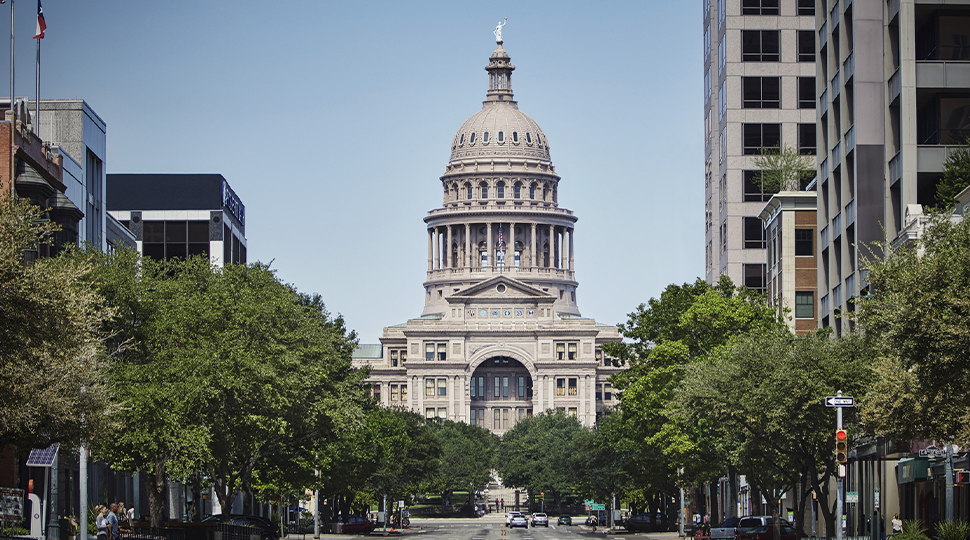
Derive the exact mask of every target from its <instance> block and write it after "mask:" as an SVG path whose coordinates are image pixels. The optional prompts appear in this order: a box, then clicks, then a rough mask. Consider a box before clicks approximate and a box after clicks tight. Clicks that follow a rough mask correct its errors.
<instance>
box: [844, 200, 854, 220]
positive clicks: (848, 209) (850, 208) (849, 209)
mask: <svg viewBox="0 0 970 540" xmlns="http://www.w3.org/2000/svg"><path fill="white" fill-rule="evenodd" d="M853 223H855V199H852V200H851V201H849V204H847V205H845V226H846V227H849V226H851V225H852V224H853Z"/></svg>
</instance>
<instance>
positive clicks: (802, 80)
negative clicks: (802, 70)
mask: <svg viewBox="0 0 970 540" xmlns="http://www.w3.org/2000/svg"><path fill="white" fill-rule="evenodd" d="M798 108H799V109H814V108H815V77H799V78H798Z"/></svg>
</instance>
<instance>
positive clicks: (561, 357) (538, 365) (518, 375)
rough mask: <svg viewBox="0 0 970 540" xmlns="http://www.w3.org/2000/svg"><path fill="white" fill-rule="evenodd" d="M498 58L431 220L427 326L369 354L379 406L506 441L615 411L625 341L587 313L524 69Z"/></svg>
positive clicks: (362, 359)
mask: <svg viewBox="0 0 970 540" xmlns="http://www.w3.org/2000/svg"><path fill="white" fill-rule="evenodd" d="M496 38H497V47H496V48H495V51H494V52H492V55H491V57H490V58H489V63H488V66H487V67H486V68H485V69H486V71H488V93H487V94H486V99H485V101H484V103H483V106H482V109H481V110H480V111H478V112H477V113H475V114H473V115H472V116H471V117H470V118H469V119H468V120H466V121H465V123H464V124H462V126H461V128H460V129H459V130H458V133H457V134H455V137H454V139H453V140H452V142H451V158H450V159H449V161H448V164H447V165H446V166H445V172H444V175H442V176H441V186H442V191H443V192H444V203H443V205H442V207H440V208H436V209H434V210H431V211H430V212H428V214H427V216H425V218H424V221H425V223H426V225H427V231H428V272H427V279H426V280H425V282H424V291H425V300H424V311H423V312H422V313H421V316H420V317H418V318H415V319H409V320H408V321H407V322H405V323H403V324H398V325H394V326H389V327H386V328H384V331H383V335H382V337H381V343H380V344H379V345H378V344H374V345H366V344H365V345H360V346H359V348H358V349H357V350H356V351H355V353H354V364H355V365H356V366H358V367H362V366H369V367H370V369H371V371H370V377H369V379H368V383H369V384H371V385H372V388H373V390H372V392H373V393H374V395H375V396H379V398H380V401H381V403H383V404H384V405H385V406H388V407H406V408H408V409H411V410H413V411H416V412H419V413H420V412H423V414H424V415H425V416H426V417H428V418H447V419H449V420H454V421H458V422H467V423H469V424H477V425H479V426H482V427H485V428H488V429H490V430H491V431H493V432H494V433H497V434H499V435H501V434H503V433H505V431H507V430H508V429H509V428H511V427H512V426H513V425H515V423H516V422H517V421H518V420H521V419H522V418H526V417H528V416H531V415H532V414H533V413H540V412H543V411H547V410H549V409H558V410H561V411H563V412H564V413H566V414H569V415H572V416H575V417H577V418H578V419H579V421H580V423H582V424H583V425H584V426H592V425H593V424H594V423H595V422H596V415H597V410H598V409H599V408H601V407H605V406H610V405H612V404H613V403H614V401H613V392H612V388H611V387H610V383H609V377H610V375H611V374H613V373H614V372H616V371H617V370H618V368H616V367H613V366H611V365H610V360H609V359H608V358H606V357H605V355H604V354H603V351H602V350H601V348H600V347H601V345H603V344H604V343H609V342H616V341H619V340H620V336H619V332H618V330H617V327H616V326H614V325H602V324H597V322H596V321H595V320H593V319H589V318H584V317H582V316H581V315H580V313H579V306H578V304H577V302H576V288H577V286H578V282H577V281H576V273H575V253H574V251H573V232H574V229H575V226H576V216H575V215H573V212H572V211H570V210H567V209H565V208H563V207H561V206H559V180H560V177H559V175H558V174H556V168H555V166H554V165H553V164H552V161H551V160H550V154H549V142H548V140H547V139H546V135H545V133H543V132H542V130H541V129H540V128H539V125H538V124H536V122H535V121H534V120H533V119H532V118H530V117H529V116H528V115H527V114H525V113H523V112H522V111H520V110H519V107H518V104H517V103H516V102H515V101H514V100H513V96H512V84H511V83H512V71H513V70H514V69H515V66H513V65H512V63H511V62H510V58H509V55H508V53H507V52H505V49H503V48H502V39H501V31H500V29H497V30H496Z"/></svg>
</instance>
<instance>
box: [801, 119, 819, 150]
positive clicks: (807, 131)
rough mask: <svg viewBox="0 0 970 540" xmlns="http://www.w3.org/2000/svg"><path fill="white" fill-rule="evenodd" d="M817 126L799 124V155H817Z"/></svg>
mask: <svg viewBox="0 0 970 540" xmlns="http://www.w3.org/2000/svg"><path fill="white" fill-rule="evenodd" d="M815 141H816V139H815V124H798V153H800V154H803V155H806V156H814V155H815V154H816V144H817V143H816V142H815Z"/></svg>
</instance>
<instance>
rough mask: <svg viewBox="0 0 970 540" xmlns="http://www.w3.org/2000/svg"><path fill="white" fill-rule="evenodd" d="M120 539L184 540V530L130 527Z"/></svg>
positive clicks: (246, 539) (123, 532)
mask: <svg viewBox="0 0 970 540" xmlns="http://www.w3.org/2000/svg"><path fill="white" fill-rule="evenodd" d="M246 528H247V529H250V528H249V527H246ZM121 538H122V540H185V529H179V528H173V527H162V528H154V527H132V528H131V529H130V530H129V531H122V532H121ZM224 538H225V537H224ZM245 540H249V537H248V536H247V537H246V538H245Z"/></svg>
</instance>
